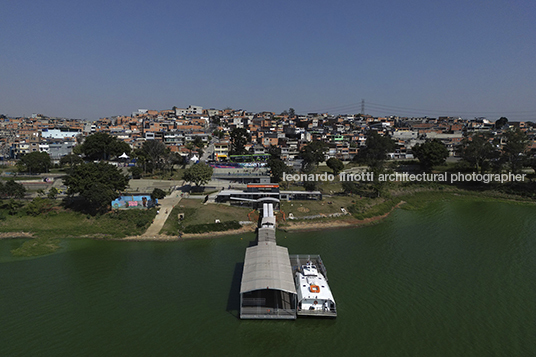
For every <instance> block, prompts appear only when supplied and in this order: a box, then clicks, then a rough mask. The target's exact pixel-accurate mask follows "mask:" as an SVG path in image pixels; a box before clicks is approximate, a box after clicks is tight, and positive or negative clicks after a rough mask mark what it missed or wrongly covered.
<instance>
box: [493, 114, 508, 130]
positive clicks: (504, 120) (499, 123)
mask: <svg viewBox="0 0 536 357" xmlns="http://www.w3.org/2000/svg"><path fill="white" fill-rule="evenodd" d="M506 124H508V118H505V117H500V118H499V119H497V121H495V129H502V128H503V127H504V126H505V125H506Z"/></svg>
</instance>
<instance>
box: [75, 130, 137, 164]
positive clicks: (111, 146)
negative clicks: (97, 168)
mask: <svg viewBox="0 0 536 357" xmlns="http://www.w3.org/2000/svg"><path fill="white" fill-rule="evenodd" d="M75 149H76V152H75V150H73V153H75V154H78V153H81V154H83V155H84V156H85V157H86V158H87V159H88V160H92V161H96V160H108V159H110V157H113V156H119V155H121V154H122V153H127V154H129V153H130V146H129V145H128V144H127V143H125V142H124V141H120V140H118V139H117V138H116V137H115V136H111V135H109V134H107V133H101V132H98V133H95V134H91V135H89V136H88V137H87V138H86V139H85V140H84V142H83V143H82V145H80V146H79V148H78V147H75Z"/></svg>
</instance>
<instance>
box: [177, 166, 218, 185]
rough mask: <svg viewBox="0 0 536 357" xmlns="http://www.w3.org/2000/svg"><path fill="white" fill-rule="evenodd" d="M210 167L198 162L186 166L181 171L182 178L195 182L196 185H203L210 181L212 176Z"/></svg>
mask: <svg viewBox="0 0 536 357" xmlns="http://www.w3.org/2000/svg"><path fill="white" fill-rule="evenodd" d="M212 171H213V169H212V167H211V166H209V165H207V164H204V163H198V164H194V165H192V166H190V167H189V168H187V169H186V170H185V171H184V173H183V176H182V178H183V180H186V181H188V182H193V183H195V185H196V186H203V185H205V184H206V183H207V182H209V181H210V179H211V177H212Z"/></svg>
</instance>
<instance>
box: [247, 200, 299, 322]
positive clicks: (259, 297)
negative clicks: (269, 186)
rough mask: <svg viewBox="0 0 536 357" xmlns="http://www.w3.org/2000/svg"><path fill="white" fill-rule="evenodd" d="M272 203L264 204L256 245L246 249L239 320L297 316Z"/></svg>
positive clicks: (295, 295) (285, 258) (294, 296)
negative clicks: (278, 239)
mask: <svg viewBox="0 0 536 357" xmlns="http://www.w3.org/2000/svg"><path fill="white" fill-rule="evenodd" d="M275 226H276V219H275V216H274V211H273V205H272V204H271V203H264V204H263V209H262V218H261V221H260V224H259V228H258V229H257V245H255V246H252V247H248V248H247V249H246V257H245V258H244V271H243V273H242V283H241V285H240V318H241V319H287V320H288V319H290V320H293V319H295V318H296V312H297V311H296V307H297V293H296V286H295V283H294V279H293V276H292V268H291V265H290V259H289V255H288V250H287V248H285V247H280V246H278V245H277V244H276V238H275Z"/></svg>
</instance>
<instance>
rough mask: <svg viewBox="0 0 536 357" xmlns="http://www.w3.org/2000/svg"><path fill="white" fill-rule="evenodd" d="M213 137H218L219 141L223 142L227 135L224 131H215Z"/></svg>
mask: <svg viewBox="0 0 536 357" xmlns="http://www.w3.org/2000/svg"><path fill="white" fill-rule="evenodd" d="M212 136H214V137H217V138H218V139H220V140H221V139H223V137H224V136H225V133H224V132H223V131H221V130H214V131H213V132H212Z"/></svg>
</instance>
